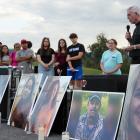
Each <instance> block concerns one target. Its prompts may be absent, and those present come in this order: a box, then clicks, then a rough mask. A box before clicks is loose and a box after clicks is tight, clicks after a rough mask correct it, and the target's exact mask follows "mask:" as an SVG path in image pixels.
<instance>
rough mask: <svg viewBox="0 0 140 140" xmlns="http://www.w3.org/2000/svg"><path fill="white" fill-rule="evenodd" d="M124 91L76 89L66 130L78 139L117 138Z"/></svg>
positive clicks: (113, 139)
mask: <svg viewBox="0 0 140 140" xmlns="http://www.w3.org/2000/svg"><path fill="white" fill-rule="evenodd" d="M123 100H124V93H114V92H97V91H80V90H79V91H78V90H77V91H76V90H75V91H74V92H73V98H72V103H71V109H70V115H69V120H68V124H67V129H66V131H67V132H69V134H70V137H71V138H75V139H76V140H115V137H116V132H117V128H118V124H119V120H120V115H121V111H122V105H123Z"/></svg>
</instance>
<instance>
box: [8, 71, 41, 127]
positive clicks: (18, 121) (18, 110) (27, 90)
mask: <svg viewBox="0 0 140 140" xmlns="http://www.w3.org/2000/svg"><path fill="white" fill-rule="evenodd" d="M41 78H42V74H23V75H22V76H21V80H20V83H19V85H18V89H17V92H16V95H15V99H14V103H13V106H12V109H11V113H10V116H9V120H8V125H12V126H15V127H18V128H22V129H25V127H26V125H27V120H28V115H29V112H30V111H31V108H32V106H33V105H34V102H35V99H36V96H37V93H38V91H39V85H40V82H41Z"/></svg>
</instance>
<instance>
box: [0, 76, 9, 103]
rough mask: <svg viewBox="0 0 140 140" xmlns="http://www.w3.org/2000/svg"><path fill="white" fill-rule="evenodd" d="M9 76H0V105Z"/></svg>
mask: <svg viewBox="0 0 140 140" xmlns="http://www.w3.org/2000/svg"><path fill="white" fill-rule="evenodd" d="M10 77H11V76H10V75H0V104H1V102H2V98H3V96H4V93H5V91H6V88H7V85H8V83H9V80H10Z"/></svg>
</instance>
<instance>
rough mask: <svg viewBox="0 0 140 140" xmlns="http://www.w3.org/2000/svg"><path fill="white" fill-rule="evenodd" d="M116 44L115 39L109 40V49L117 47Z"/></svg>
mask: <svg viewBox="0 0 140 140" xmlns="http://www.w3.org/2000/svg"><path fill="white" fill-rule="evenodd" d="M116 46H117V45H116V44H115V43H114V41H113V40H109V41H108V42H107V47H108V48H109V49H111V50H112V49H115V48H116Z"/></svg>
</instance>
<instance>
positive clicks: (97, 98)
mask: <svg viewBox="0 0 140 140" xmlns="http://www.w3.org/2000/svg"><path fill="white" fill-rule="evenodd" d="M93 99H95V100H98V101H99V102H101V97H100V96H99V95H92V96H91V97H89V101H92V100H93Z"/></svg>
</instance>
